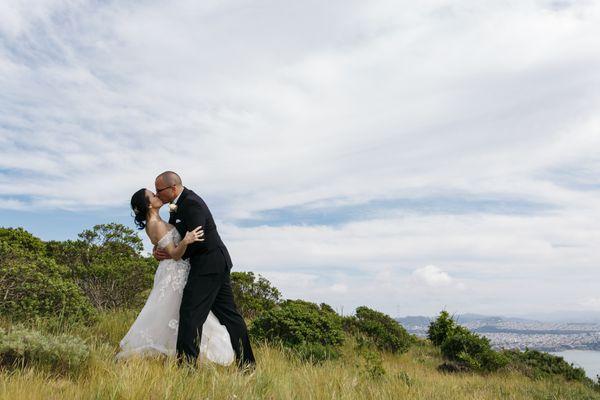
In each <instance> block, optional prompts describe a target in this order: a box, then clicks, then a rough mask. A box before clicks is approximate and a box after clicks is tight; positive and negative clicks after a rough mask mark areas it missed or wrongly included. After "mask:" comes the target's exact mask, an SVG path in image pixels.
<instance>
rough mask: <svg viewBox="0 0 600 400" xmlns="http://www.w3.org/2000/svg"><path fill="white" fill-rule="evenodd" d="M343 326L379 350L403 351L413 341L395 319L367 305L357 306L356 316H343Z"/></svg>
mask: <svg viewBox="0 0 600 400" xmlns="http://www.w3.org/2000/svg"><path fill="white" fill-rule="evenodd" d="M343 326H344V330H346V332H348V333H350V334H353V335H354V336H357V337H361V340H366V341H367V342H368V343H370V344H372V345H373V346H375V347H376V348H377V349H379V350H381V351H389V352H392V353H404V352H406V351H407V350H408V349H409V347H410V346H411V344H412V343H413V342H414V341H415V339H414V338H413V336H412V335H410V334H409V333H408V332H407V331H406V329H404V327H403V326H402V325H400V324H399V323H398V322H397V321H396V320H394V319H393V318H391V317H390V316H388V315H386V314H384V313H381V312H379V311H375V310H372V309H370V308H367V307H358V308H357V309H356V316H354V317H346V318H344V320H343Z"/></svg>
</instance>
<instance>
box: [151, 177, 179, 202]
mask: <svg viewBox="0 0 600 400" xmlns="http://www.w3.org/2000/svg"><path fill="white" fill-rule="evenodd" d="M154 185H155V186H156V195H157V196H158V197H159V198H160V199H161V200H162V201H163V202H164V203H167V202H170V201H173V200H174V199H175V198H177V196H179V193H181V191H182V190H183V184H182V183H181V178H180V177H179V175H177V174H176V173H175V172H173V171H165V172H163V173H162V174H160V175H158V176H157V177H156V180H155V181H154Z"/></svg>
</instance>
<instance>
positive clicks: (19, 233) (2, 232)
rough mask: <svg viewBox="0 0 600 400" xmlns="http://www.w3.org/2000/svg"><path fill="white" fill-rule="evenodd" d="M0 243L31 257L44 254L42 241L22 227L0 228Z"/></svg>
mask: <svg viewBox="0 0 600 400" xmlns="http://www.w3.org/2000/svg"><path fill="white" fill-rule="evenodd" d="M0 243H5V244H6V245H7V248H8V249H10V250H11V251H12V252H18V253H19V254H29V255H31V256H33V257H36V256H40V255H43V254H44V242H43V241H42V240H40V239H38V238H37V237H35V236H33V235H32V234H31V233H29V232H27V231H26V230H25V229H23V228H0Z"/></svg>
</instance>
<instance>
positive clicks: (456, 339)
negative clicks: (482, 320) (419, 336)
mask: <svg viewBox="0 0 600 400" xmlns="http://www.w3.org/2000/svg"><path fill="white" fill-rule="evenodd" d="M428 337H429V340H431V342H432V343H433V344H434V345H436V346H440V348H441V351H442V355H443V356H444V357H445V358H446V359H448V360H450V361H453V362H454V363H449V364H444V367H443V368H442V370H447V371H452V370H455V371H460V370H464V369H469V370H474V371H480V372H484V371H496V370H498V369H499V368H502V367H504V366H506V365H507V364H508V361H509V360H508V358H507V357H506V356H505V355H504V354H501V353H499V352H497V351H494V350H493V349H492V347H491V346H490V341H489V339H488V338H486V337H483V336H479V335H477V334H475V333H473V332H471V331H469V330H468V329H466V328H464V327H462V326H460V325H457V324H456V323H455V321H454V319H453V318H452V317H450V315H449V314H448V312H446V311H442V312H441V313H440V315H439V316H438V318H437V319H435V320H434V321H431V323H430V324H429V329H428Z"/></svg>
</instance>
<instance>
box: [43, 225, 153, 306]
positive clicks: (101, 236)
mask: <svg viewBox="0 0 600 400" xmlns="http://www.w3.org/2000/svg"><path fill="white" fill-rule="evenodd" d="M142 247H143V246H142V241H141V239H140V238H139V237H138V236H137V234H136V233H135V231H133V230H132V229H130V228H127V227H125V226H123V225H120V224H114V223H113V224H103V225H96V226H94V227H93V228H92V229H89V230H85V231H83V232H81V233H80V234H79V240H76V241H72V240H67V241H63V242H59V241H51V242H48V243H46V247H45V251H46V254H47V255H48V256H49V257H52V258H53V259H54V260H55V261H56V262H57V263H58V264H62V265H64V266H66V267H67V268H68V270H69V276H70V277H71V278H72V279H73V281H74V282H75V283H76V284H77V285H78V286H79V287H80V288H81V290H82V291H83V293H85V295H86V296H87V298H88V299H89V301H90V302H91V303H92V305H93V306H94V307H96V308H99V309H115V308H131V307H139V306H141V305H142V304H143V301H144V300H145V298H140V293H142V292H144V291H146V290H147V289H149V288H150V287H152V282H153V279H154V272H155V271H156V267H157V262H156V260H154V258H152V257H142V256H141V255H140V251H141V250H142Z"/></svg>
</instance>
